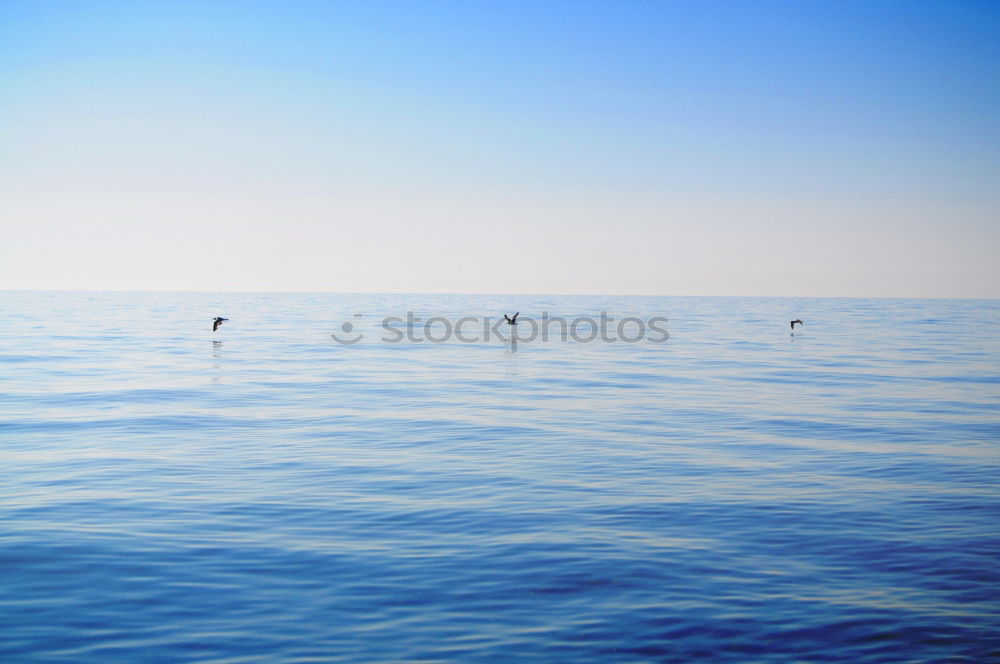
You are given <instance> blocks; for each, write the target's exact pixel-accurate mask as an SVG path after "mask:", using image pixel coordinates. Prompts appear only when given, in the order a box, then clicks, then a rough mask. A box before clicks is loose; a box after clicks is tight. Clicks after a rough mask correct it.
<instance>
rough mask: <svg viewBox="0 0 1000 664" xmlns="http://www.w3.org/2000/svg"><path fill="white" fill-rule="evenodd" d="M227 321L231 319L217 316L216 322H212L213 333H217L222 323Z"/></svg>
mask: <svg viewBox="0 0 1000 664" xmlns="http://www.w3.org/2000/svg"><path fill="white" fill-rule="evenodd" d="M226 320H229V319H228V318H222V317H221V316H216V317H215V320H214V321H212V332H215V331H216V330H218V329H219V326H220V325H222V321H226Z"/></svg>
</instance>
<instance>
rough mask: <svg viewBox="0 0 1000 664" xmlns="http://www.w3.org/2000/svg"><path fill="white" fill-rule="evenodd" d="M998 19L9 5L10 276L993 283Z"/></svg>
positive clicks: (58, 285) (791, 286)
mask: <svg viewBox="0 0 1000 664" xmlns="http://www.w3.org/2000/svg"><path fill="white" fill-rule="evenodd" d="M998 37H1000V5H997V4H992V3H979V2H962V3H956V4H944V3H942V4H931V3H925V4H919V5H918V4H912V5H902V4H897V3H889V2H875V3H863V2H845V3H829V4H818V3H816V4H812V3H810V4H802V3H793V2H762V3H757V4H753V5H743V4H739V3H734V2H719V3H714V4H701V3H688V2H676V3H651V2H650V3H647V2H635V3H628V4H614V5H612V4H607V5H602V4H587V5H580V4H572V3H565V2H543V3H513V4H504V5H503V6H498V5H491V4H488V3H467V4H462V5H456V6H447V5H406V4H403V3H393V2H376V3H370V4H365V5H363V6H361V5H353V4H343V5H328V4H326V3H320V2H309V1H299V2H291V3H286V4H281V5H277V4H269V3H263V2H247V3H243V4H240V5H238V6H237V5H203V4H200V3H194V2H178V3H170V4H162V5H159V4H151V5H135V4H132V3H125V2H93V3H87V4H86V5H82V4H80V5H77V4H72V3H63V2H38V3H35V2H30V3H29V2H8V3H4V4H3V5H2V6H0V173H2V174H3V177H2V178H0V289H18V290H124V291H136V290H138V291H147V290H149V291H161V290H168V291H216V292H230V291H231V292H254V291H256V292H339V293H357V292H370V293H377V292H384V293H408V292H409V293H421V292H423V293H483V294H488V293H533V294H550V293H551V294H606V295H668V296H686V295H690V296H703V295H711V296H716V295H717V296H748V297H774V296H788V297H916V298H925V297H926V298H963V299H964V298H972V299H980V298H989V299H995V298H998V297H1000V261H997V260H996V256H997V255H998V254H1000V186H997V184H998V182H1000V149H998V148H1000V78H998V77H997V76H996V74H995V72H996V68H997V65H998V64H1000V39H998Z"/></svg>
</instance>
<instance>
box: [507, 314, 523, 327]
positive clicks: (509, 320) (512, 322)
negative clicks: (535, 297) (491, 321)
mask: <svg viewBox="0 0 1000 664" xmlns="http://www.w3.org/2000/svg"><path fill="white" fill-rule="evenodd" d="M520 313H521V312H520V311H518V312H517V314H514V317H513V318H511V317H510V316H508V315H507V314H504V315H503V319H504V320H505V321H507V324H508V325H517V315H518V314H520Z"/></svg>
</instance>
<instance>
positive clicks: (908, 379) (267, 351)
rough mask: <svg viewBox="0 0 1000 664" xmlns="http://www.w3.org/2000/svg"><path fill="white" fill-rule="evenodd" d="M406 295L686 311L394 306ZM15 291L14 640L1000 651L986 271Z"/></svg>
mask: <svg viewBox="0 0 1000 664" xmlns="http://www.w3.org/2000/svg"><path fill="white" fill-rule="evenodd" d="M408 310H412V311H414V312H416V313H417V315H419V316H422V317H427V316H429V315H435V314H437V315H443V316H448V317H452V318H458V317H461V316H464V315H469V316H493V317H495V316H497V315H499V314H500V313H502V312H503V311H507V312H509V313H510V312H513V311H516V310H520V311H521V312H522V313H521V316H522V318H530V317H537V316H540V315H541V312H542V311H547V312H549V314H550V315H560V316H564V317H567V318H572V317H574V316H581V315H591V316H596V315H599V313H600V312H601V311H602V310H603V311H607V312H609V314H611V315H613V316H616V317H619V318H620V317H623V316H636V317H639V318H648V317H649V316H654V315H660V316H665V317H667V318H669V319H670V322H669V323H668V324H667V325H666V328H667V329H669V334H670V339H669V340H668V341H667V342H666V343H652V342H650V341H648V340H647V341H640V342H637V343H621V342H617V343H602V342H600V341H595V342H592V343H576V342H574V341H572V340H569V341H566V342H562V341H558V340H556V341H553V340H550V341H549V342H548V343H540V342H536V343H521V344H519V345H518V346H516V347H515V348H514V349H513V350H512V348H511V346H510V344H509V343H508V342H506V341H501V340H499V339H491V340H489V341H481V342H479V343H468V344H467V343H460V342H458V341H456V340H454V339H452V340H451V341H449V342H448V343H441V344H435V343H427V342H424V343H395V344H392V343H383V342H382V341H380V338H381V337H383V336H385V332H384V331H383V330H382V329H381V328H380V324H381V320H382V319H383V318H384V317H385V316H397V315H403V316H405V313H406V311H408ZM0 311H2V320H3V322H4V324H3V329H0V414H2V424H0V454H2V457H0V661H3V662H172V661H198V662H218V663H222V662H226V663H235V662H484V663H485V662H491V663H492V662H525V661H531V662H693V661H703V662H740V663H744V662H983V661H988V660H990V659H996V658H998V657H1000V603H998V601H997V599H996V598H997V596H998V595H1000V590H998V589H1000V518H998V517H1000V484H998V479H1000V472H998V471H1000V417H998V408H1000V335H998V334H997V329H998V328H997V325H998V323H1000V302H997V301H958V300H951V301H949V300H863V299H769V298H760V299H754V298H651V297H650V298H639V297H636V298H611V297H538V296H524V297H516V296H431V295H414V296H404V295H392V296H388V295H377V296H370V295H369V296H366V295H299V294H169V293H154V294H149V293H146V294H127V293H106V294H100V293H25V292H20V293H3V294H0ZM355 314H361V316H355ZM216 315H222V316H227V317H228V318H230V321H229V322H227V323H225V324H224V325H223V327H222V328H221V329H220V330H219V332H217V333H215V334H213V333H212V332H211V331H210V321H211V319H212V317H213V316H216ZM799 317H800V318H802V319H803V320H805V321H806V324H805V326H804V327H803V328H801V329H797V330H796V331H795V334H794V336H792V335H791V334H790V331H789V329H788V321H789V320H790V319H792V318H799ZM345 321H346V322H350V323H351V327H352V332H354V333H360V334H363V335H364V336H363V339H362V340H361V341H360V342H359V343H357V344H355V345H351V346H346V345H340V344H338V343H336V342H334V341H333V339H332V338H331V337H330V334H331V333H338V334H340V333H341V332H342V328H341V324H342V323H343V322H345ZM417 328H418V329H419V325H418V326H417Z"/></svg>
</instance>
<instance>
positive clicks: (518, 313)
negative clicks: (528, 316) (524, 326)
mask: <svg viewBox="0 0 1000 664" xmlns="http://www.w3.org/2000/svg"><path fill="white" fill-rule="evenodd" d="M520 315H521V312H520V311H518V312H517V313H516V314H514V317H513V318H512V319H511V320H514V321H516V320H517V317H518V316H520Z"/></svg>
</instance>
